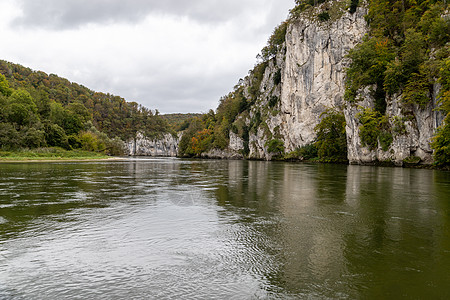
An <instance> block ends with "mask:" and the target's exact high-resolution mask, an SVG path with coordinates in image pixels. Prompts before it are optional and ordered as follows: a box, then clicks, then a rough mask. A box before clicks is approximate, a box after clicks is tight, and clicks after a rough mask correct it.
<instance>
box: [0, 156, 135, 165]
mask: <svg viewBox="0 0 450 300" xmlns="http://www.w3.org/2000/svg"><path fill="white" fill-rule="evenodd" d="M126 160H127V159H126V158H124V157H106V158H64V157H55V158H50V157H43V158H42V159H36V158H34V157H33V158H31V157H30V158H23V159H1V158H0V164H2V163H39V162H42V163H51V162H102V161H108V162H114V161H117V162H119V161H126Z"/></svg>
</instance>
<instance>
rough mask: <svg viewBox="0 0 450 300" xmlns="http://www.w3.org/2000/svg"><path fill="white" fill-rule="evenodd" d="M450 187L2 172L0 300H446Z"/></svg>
mask: <svg viewBox="0 0 450 300" xmlns="http://www.w3.org/2000/svg"><path fill="white" fill-rule="evenodd" d="M449 270H450V173H449V172H441V171H430V170H415V169H401V168H380V167H360V166H341V165H316V164H298V163H278V162H253V161H250V162H247V161H211V160H205V161H199V160H178V159H136V160H129V161H123V162H95V163H93V162H92V163H28V164H0V299H324V298H325V299H327V298H332V299H399V298H408V299H449V298H450V272H449Z"/></svg>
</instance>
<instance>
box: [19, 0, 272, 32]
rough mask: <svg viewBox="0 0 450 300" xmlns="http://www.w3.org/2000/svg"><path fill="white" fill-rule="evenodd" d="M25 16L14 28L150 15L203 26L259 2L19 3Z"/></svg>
mask: <svg viewBox="0 0 450 300" xmlns="http://www.w3.org/2000/svg"><path fill="white" fill-rule="evenodd" d="M19 3H20V5H21V8H22V11H23V15H22V16H21V17H19V18H17V19H16V20H15V21H14V25H19V26H25V27H27V26H31V27H43V28H50V29H71V28H77V27H79V26H80V25H83V24H86V23H115V22H127V23H137V22H139V21H141V20H142V19H143V18H145V17H146V16H147V15H149V14H168V15H175V16H188V17H189V18H192V19H194V20H197V21H199V22H208V23H209V22H212V23H214V22H222V21H226V20H229V19H230V18H233V17H235V16H236V15H239V14H243V13H245V12H249V10H251V9H252V8H254V7H256V6H258V5H264V1H261V0H260V1H257V0H247V1H242V0H227V1H223V0H222V1H220V0H189V1H179V0H158V1H156V0H127V1H124V0H19Z"/></svg>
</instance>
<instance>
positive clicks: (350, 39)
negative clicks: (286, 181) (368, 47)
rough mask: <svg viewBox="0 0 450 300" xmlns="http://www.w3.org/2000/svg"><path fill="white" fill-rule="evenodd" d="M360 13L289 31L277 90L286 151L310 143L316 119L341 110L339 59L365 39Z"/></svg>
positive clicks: (341, 66)
mask: <svg viewBox="0 0 450 300" xmlns="http://www.w3.org/2000/svg"><path fill="white" fill-rule="evenodd" d="M366 13H367V11H366V9H364V8H358V9H357V11H356V12H355V13H354V14H350V13H348V12H346V13H344V15H343V16H342V17H341V18H339V19H338V20H336V21H335V22H332V23H331V24H321V23H319V22H318V21H311V20H305V19H301V20H298V21H296V22H295V23H293V24H291V25H289V28H288V34H287V36H286V65H285V68H284V70H283V79H282V89H281V113H282V115H281V116H282V123H283V128H282V129H283V136H284V143H285V147H286V150H287V151H293V150H295V148H297V147H299V146H304V145H306V144H309V143H311V142H313V140H314V139H315V136H316V135H315V133H314V127H315V126H316V125H317V124H318V123H319V121H320V114H321V113H322V112H324V111H325V110H326V109H327V108H332V107H342V106H343V105H344V100H343V95H344V90H345V82H344V76H345V70H344V68H345V67H346V66H347V64H348V60H347V59H346V58H345V55H346V54H347V53H348V51H349V50H350V49H352V48H353V47H354V46H355V45H356V44H358V43H359V42H361V40H362V38H363V36H364V35H365V34H366V33H367V30H368V28H367V25H366V21H365V20H364V15H365V14H366Z"/></svg>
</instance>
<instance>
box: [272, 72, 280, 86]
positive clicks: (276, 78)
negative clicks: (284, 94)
mask: <svg viewBox="0 0 450 300" xmlns="http://www.w3.org/2000/svg"><path fill="white" fill-rule="evenodd" d="M280 82H281V69H278V70H277V71H276V72H275V74H274V75H273V84H275V85H278V84H279V83H280Z"/></svg>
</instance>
